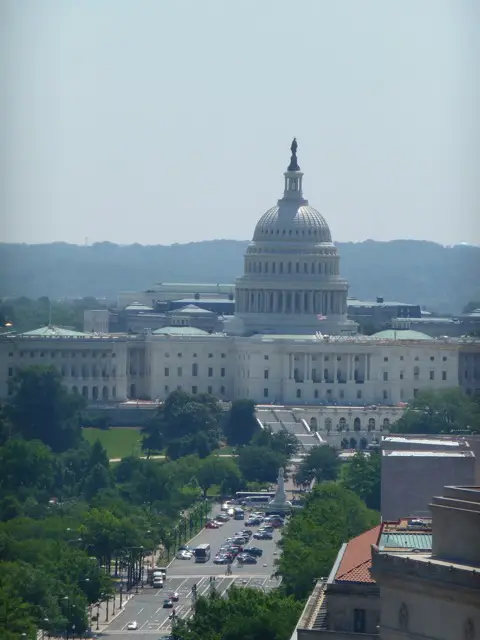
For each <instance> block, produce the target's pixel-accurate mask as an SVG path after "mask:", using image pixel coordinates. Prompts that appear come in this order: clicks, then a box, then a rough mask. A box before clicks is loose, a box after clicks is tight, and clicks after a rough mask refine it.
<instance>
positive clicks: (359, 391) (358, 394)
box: [357, 389, 362, 400]
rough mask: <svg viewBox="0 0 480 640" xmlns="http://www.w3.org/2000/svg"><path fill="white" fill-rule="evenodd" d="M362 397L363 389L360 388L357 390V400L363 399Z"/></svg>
mask: <svg viewBox="0 0 480 640" xmlns="http://www.w3.org/2000/svg"><path fill="white" fill-rule="evenodd" d="M361 397H362V390H361V389H359V390H358V391H357V400H360V399H361Z"/></svg>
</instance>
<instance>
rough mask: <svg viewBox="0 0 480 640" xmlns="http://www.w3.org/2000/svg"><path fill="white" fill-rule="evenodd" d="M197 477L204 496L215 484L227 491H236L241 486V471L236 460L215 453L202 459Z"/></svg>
mask: <svg viewBox="0 0 480 640" xmlns="http://www.w3.org/2000/svg"><path fill="white" fill-rule="evenodd" d="M196 479H197V481H198V485H199V486H200V488H201V489H202V493H203V496H204V497H206V496H207V491H208V490H209V489H210V487H212V486H213V485H219V486H220V487H221V488H222V490H224V491H225V492H226V493H234V492H236V491H238V490H239V488H240V486H241V477H240V472H239V470H238V466H237V465H236V464H235V462H234V461H233V460H232V459H231V458H220V457H219V456H217V455H215V454H213V455H210V456H208V458H205V459H204V460H202V461H201V463H200V466H199V468H198V470H197V471H196Z"/></svg>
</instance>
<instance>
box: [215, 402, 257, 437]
mask: <svg viewBox="0 0 480 640" xmlns="http://www.w3.org/2000/svg"><path fill="white" fill-rule="evenodd" d="M258 431H259V425H258V421H257V417H256V415H255V403H254V402H253V400H246V399H240V400H234V401H233V402H232V406H231V407H230V410H229V412H228V414H227V416H226V419H225V421H224V423H223V432H224V434H225V438H226V440H227V442H228V444H229V445H243V444H248V443H249V442H251V440H252V438H253V436H254V435H255V434H256V433H257V432H258Z"/></svg>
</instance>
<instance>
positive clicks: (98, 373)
mask: <svg viewBox="0 0 480 640" xmlns="http://www.w3.org/2000/svg"><path fill="white" fill-rule="evenodd" d="M59 372H60V375H61V376H62V377H63V378H110V377H111V378H115V376H116V375H117V370H116V367H112V368H111V369H109V368H100V367H97V366H96V365H93V366H90V365H87V364H83V365H79V366H78V367H77V366H75V365H73V366H71V367H70V366H68V365H62V366H61V367H60V368H59ZM15 373H16V369H15V367H8V377H9V378H12V377H13V376H14V375H15Z"/></svg>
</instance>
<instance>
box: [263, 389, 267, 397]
mask: <svg viewBox="0 0 480 640" xmlns="http://www.w3.org/2000/svg"><path fill="white" fill-rule="evenodd" d="M263 397H264V398H268V389H264V390H263Z"/></svg>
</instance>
